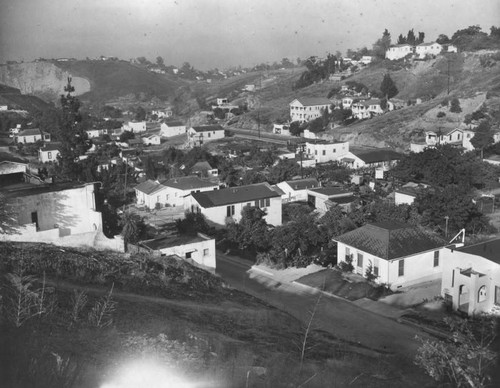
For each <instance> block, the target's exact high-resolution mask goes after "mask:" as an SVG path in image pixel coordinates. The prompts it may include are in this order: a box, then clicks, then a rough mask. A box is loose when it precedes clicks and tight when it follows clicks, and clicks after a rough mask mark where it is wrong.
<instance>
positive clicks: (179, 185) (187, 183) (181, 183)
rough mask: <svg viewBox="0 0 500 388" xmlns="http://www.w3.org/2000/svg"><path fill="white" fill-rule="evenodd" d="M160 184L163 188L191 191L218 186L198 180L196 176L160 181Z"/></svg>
mask: <svg viewBox="0 0 500 388" xmlns="http://www.w3.org/2000/svg"><path fill="white" fill-rule="evenodd" d="M161 184H162V185H164V186H168V187H173V188H176V189H180V190H193V189H201V188H204V187H213V186H218V185H217V184H214V183H212V182H209V181H206V180H203V179H200V178H198V177H197V176H196V175H194V176H184V177H179V178H171V179H167V180H164V181H161Z"/></svg>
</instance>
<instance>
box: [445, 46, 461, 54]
mask: <svg viewBox="0 0 500 388" xmlns="http://www.w3.org/2000/svg"><path fill="white" fill-rule="evenodd" d="M446 52H448V53H458V48H457V46H454V45H452V44H449V45H447V46H446Z"/></svg>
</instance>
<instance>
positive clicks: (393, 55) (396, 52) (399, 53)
mask: <svg viewBox="0 0 500 388" xmlns="http://www.w3.org/2000/svg"><path fill="white" fill-rule="evenodd" d="M408 54H413V46H412V45H409V44H406V43H405V44H396V45H394V46H391V47H389V49H388V50H387V51H386V52H385V57H386V58H387V59H390V60H391V61H393V60H396V59H401V58H404V57H406V56H407V55H408Z"/></svg>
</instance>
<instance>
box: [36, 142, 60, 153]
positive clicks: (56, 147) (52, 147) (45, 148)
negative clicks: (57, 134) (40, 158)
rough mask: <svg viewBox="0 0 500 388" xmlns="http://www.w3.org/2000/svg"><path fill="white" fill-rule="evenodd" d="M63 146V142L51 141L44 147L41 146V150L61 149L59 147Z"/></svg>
mask: <svg viewBox="0 0 500 388" xmlns="http://www.w3.org/2000/svg"><path fill="white" fill-rule="evenodd" d="M60 146H61V144H59V143H49V144H45V145H44V146H43V147H42V148H40V151H45V152H47V151H59V147H60Z"/></svg>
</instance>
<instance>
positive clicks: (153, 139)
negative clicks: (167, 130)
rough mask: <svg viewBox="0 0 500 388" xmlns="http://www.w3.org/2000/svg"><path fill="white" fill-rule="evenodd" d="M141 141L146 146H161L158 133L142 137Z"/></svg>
mask: <svg viewBox="0 0 500 388" xmlns="http://www.w3.org/2000/svg"><path fill="white" fill-rule="evenodd" d="M140 140H141V141H142V143H144V144H145V145H160V144H161V138H160V135H158V134H157V133H152V134H150V135H145V136H142V137H141V139H140Z"/></svg>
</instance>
